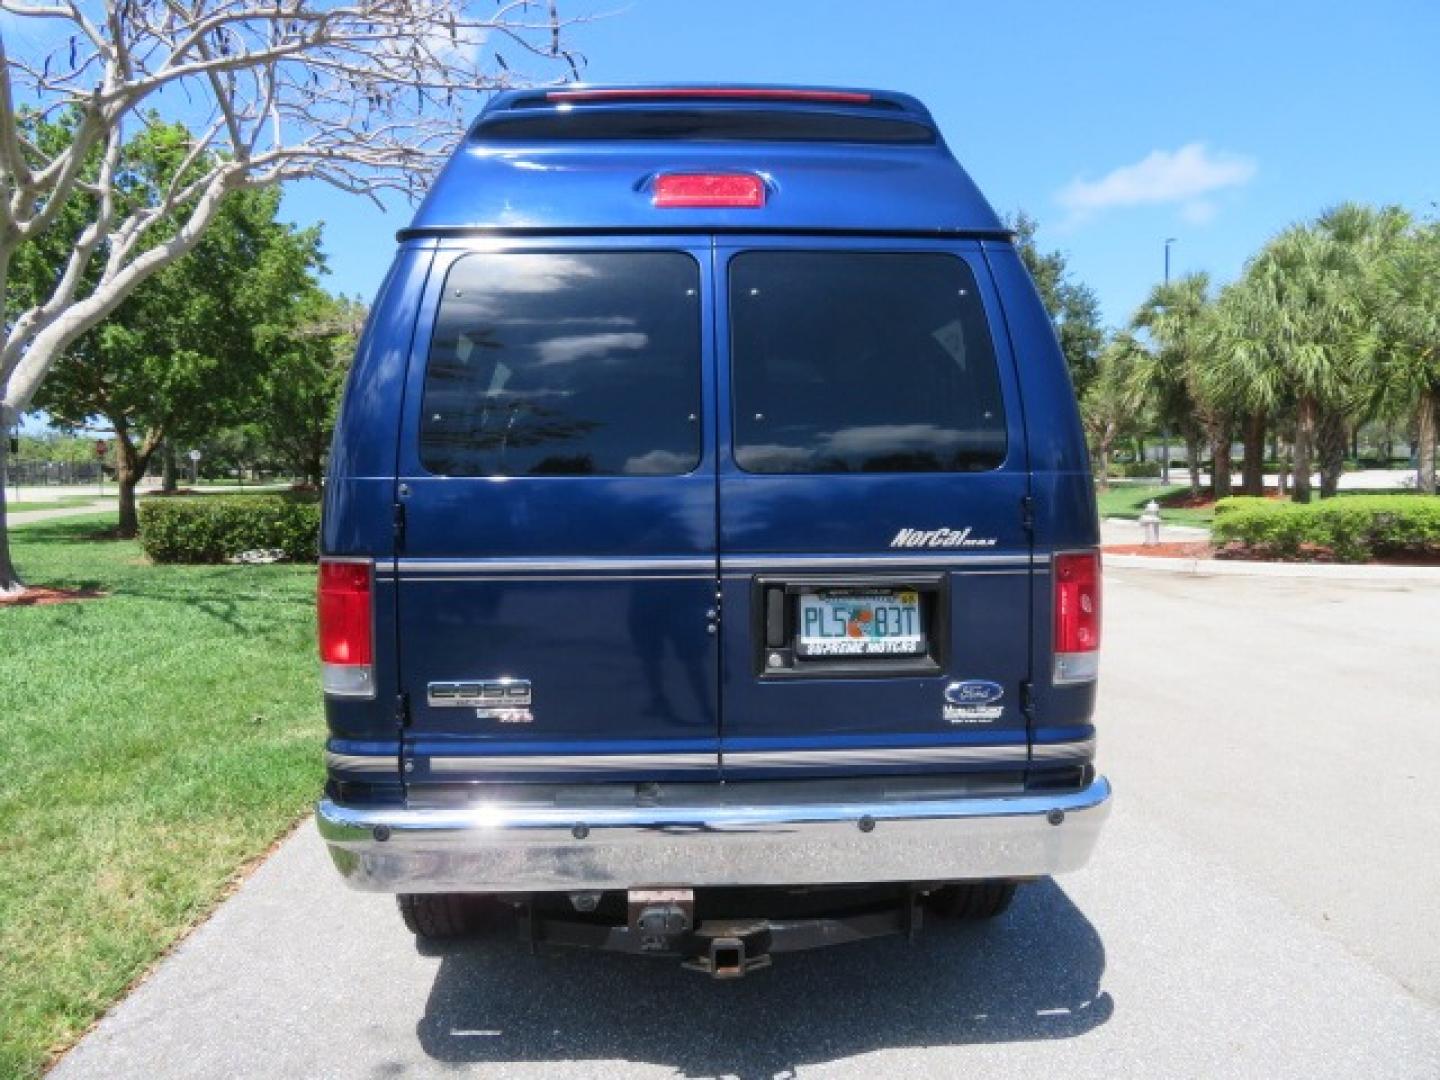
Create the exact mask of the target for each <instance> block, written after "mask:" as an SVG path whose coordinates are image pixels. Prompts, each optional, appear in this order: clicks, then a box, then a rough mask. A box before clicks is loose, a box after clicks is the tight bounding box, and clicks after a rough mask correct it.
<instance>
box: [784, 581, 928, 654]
mask: <svg viewBox="0 0 1440 1080" xmlns="http://www.w3.org/2000/svg"><path fill="white" fill-rule="evenodd" d="M795 603H796V607H797V611H796V620H795V622H796V626H795V638H794V648H795V655H796V656H797V657H798V658H800V659H803V660H817V659H827V660H852V661H862V660H863V661H869V660H874V659H886V660H895V659H913V658H914V657H917V656H924V655H925V654H926V653H927V652H928V651H929V642H928V641H927V636H926V632H925V615H924V611H923V610H922V608H921V603H920V593H919V591H918V590H916V589H913V588H907V587H905V586H903V585H902V586H881V587H868V588H867V587H863V586H862V587H858V588H856V587H848V588H846V587H842V588H816V589H814V590H807V591H805V592H801V593H799V594H798V595H797V596H796V599H795Z"/></svg>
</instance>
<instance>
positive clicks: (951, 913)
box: [926, 881, 1020, 919]
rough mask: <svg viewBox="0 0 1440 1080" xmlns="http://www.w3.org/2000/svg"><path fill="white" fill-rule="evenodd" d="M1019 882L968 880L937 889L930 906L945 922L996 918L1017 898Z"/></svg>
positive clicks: (930, 896) (928, 901) (929, 902)
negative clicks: (949, 920) (948, 920)
mask: <svg viewBox="0 0 1440 1080" xmlns="http://www.w3.org/2000/svg"><path fill="white" fill-rule="evenodd" d="M1019 885H1020V883H1019V882H1017V881H966V882H962V883H960V884H958V885H946V886H944V887H943V888H939V889H936V890H935V891H934V892H933V893H931V894H930V895H929V896H928V897H927V898H926V906H927V907H929V909H930V910H931V911H933V912H934V913H935V914H936V915H939V916H940V917H941V918H943V919H994V918H996V917H997V916H1000V915H1003V914H1005V912H1006V910H1007V909H1008V908H1009V907H1010V903H1011V901H1012V900H1014V899H1015V890H1016V889H1017V888H1019Z"/></svg>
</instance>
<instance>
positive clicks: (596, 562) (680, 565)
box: [395, 556, 715, 576]
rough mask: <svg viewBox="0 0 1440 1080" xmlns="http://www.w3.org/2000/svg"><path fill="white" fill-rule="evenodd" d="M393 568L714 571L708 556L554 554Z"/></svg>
mask: <svg viewBox="0 0 1440 1080" xmlns="http://www.w3.org/2000/svg"><path fill="white" fill-rule="evenodd" d="M395 566H396V570H397V571H398V572H399V573H400V574H401V575H402V576H422V575H429V574H476V573H478V574H534V573H563V572H566V571H575V572H577V573H584V572H588V573H597V572H601V571H605V572H608V571H624V570H657V571H659V570H670V571H676V570H695V571H700V570H703V571H707V572H709V573H712V574H713V573H714V572H715V559H714V558H712V557H708V556H700V557H670V556H659V557H656V558H647V559H627V558H613V559H612V558H588V557H577V558H556V559H508V558H507V559H397V560H396V563H395Z"/></svg>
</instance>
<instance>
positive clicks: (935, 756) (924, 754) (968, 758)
mask: <svg viewBox="0 0 1440 1080" xmlns="http://www.w3.org/2000/svg"><path fill="white" fill-rule="evenodd" d="M1028 756H1029V751H1028V748H1027V747H1026V745H1025V744H1024V743H1015V744H1012V745H1009V746H919V747H909V746H907V747H902V748H899V749H895V748H885V747H877V748H869V747H865V748H862V749H858V750H857V749H845V750H743V751H739V752H731V751H725V752H724V754H723V761H724V764H725V765H726V766H727V767H730V768H745V769H810V768H824V767H826V766H832V767H833V766H864V765H993V764H995V763H997V762H1000V763H1006V762H1013V763H1015V764H1017V765H1023V764H1024V763H1025V761H1026V759H1027V758H1028Z"/></svg>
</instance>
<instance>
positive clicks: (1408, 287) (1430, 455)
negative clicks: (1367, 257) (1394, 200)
mask: <svg viewBox="0 0 1440 1080" xmlns="http://www.w3.org/2000/svg"><path fill="white" fill-rule="evenodd" d="M1368 284H1369V289H1368V294H1369V299H1370V308H1371V312H1372V315H1373V321H1372V323H1371V325H1370V326H1369V327H1368V328H1367V331H1366V332H1365V333H1364V334H1362V335H1361V336H1360V337H1359V338H1358V339H1357V341H1356V345H1357V349H1356V351H1357V355H1358V356H1359V358H1360V359H1361V360H1362V362H1369V363H1370V364H1371V365H1372V370H1373V372H1374V378H1373V380H1372V381H1371V384H1370V385H1371V393H1372V396H1371V402H1370V404H1371V406H1372V408H1373V409H1374V411H1375V412H1377V413H1379V414H1381V415H1385V416H1400V415H1404V414H1406V413H1409V414H1410V415H1412V416H1413V420H1414V426H1415V449H1416V453H1417V456H1418V458H1419V482H1418V485H1417V486H1418V487H1419V489H1420V490H1421V491H1422V492H1424V493H1426V494H1427V495H1434V494H1435V443H1436V430H1435V429H1436V420H1437V417H1436V413H1437V410H1440V222H1432V223H1430V224H1428V225H1425V226H1422V227H1420V228H1417V229H1413V230H1411V231H1410V232H1409V233H1407V234H1406V235H1405V236H1404V237H1403V238H1401V239H1400V241H1399V242H1398V243H1396V244H1395V245H1394V248H1393V250H1392V251H1391V252H1390V254H1389V257H1388V258H1384V259H1379V260H1376V262H1375V264H1374V265H1373V267H1372V274H1371V278H1370V281H1369V283H1368Z"/></svg>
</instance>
